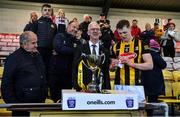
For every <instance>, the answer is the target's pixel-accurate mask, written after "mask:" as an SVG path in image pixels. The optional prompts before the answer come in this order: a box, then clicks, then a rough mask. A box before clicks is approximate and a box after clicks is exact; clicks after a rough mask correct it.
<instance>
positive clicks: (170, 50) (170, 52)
mask: <svg viewBox="0 0 180 117" xmlns="http://www.w3.org/2000/svg"><path fill="white" fill-rule="evenodd" d="M163 53H164V56H166V57H175V48H174V45H172V46H165V47H163Z"/></svg>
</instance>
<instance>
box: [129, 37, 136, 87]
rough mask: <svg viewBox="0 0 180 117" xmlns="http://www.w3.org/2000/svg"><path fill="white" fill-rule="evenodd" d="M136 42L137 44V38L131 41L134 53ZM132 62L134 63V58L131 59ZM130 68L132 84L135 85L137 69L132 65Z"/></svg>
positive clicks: (131, 50) (131, 48)
mask: <svg viewBox="0 0 180 117" xmlns="http://www.w3.org/2000/svg"><path fill="white" fill-rule="evenodd" d="M134 44H135V39H133V40H132V41H131V43H130V49H129V52H130V53H134ZM131 62H132V63H134V59H131ZM129 70H130V85H135V69H134V68H132V67H129Z"/></svg>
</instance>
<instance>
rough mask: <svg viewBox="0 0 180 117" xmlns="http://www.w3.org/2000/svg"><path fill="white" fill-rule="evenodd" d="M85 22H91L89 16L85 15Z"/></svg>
mask: <svg viewBox="0 0 180 117" xmlns="http://www.w3.org/2000/svg"><path fill="white" fill-rule="evenodd" d="M83 20H84V22H89V21H90V20H89V15H88V14H84V16H83Z"/></svg>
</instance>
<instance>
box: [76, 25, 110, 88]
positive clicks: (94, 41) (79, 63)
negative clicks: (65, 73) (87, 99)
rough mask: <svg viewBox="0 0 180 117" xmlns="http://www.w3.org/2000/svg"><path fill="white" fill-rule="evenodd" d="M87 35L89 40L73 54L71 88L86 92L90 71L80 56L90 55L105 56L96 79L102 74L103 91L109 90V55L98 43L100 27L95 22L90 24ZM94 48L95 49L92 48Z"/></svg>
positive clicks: (89, 80)
mask: <svg viewBox="0 0 180 117" xmlns="http://www.w3.org/2000/svg"><path fill="white" fill-rule="evenodd" d="M88 35H89V37H90V40H89V41H88V42H87V43H85V44H82V45H81V46H79V47H78V48H77V50H76V52H75V56H74V64H73V81H74V82H73V86H74V88H75V89H76V90H77V91H87V85H88V84H89V83H90V82H91V80H92V71H91V70H89V69H88V68H87V67H86V66H85V64H84V63H85V61H84V59H83V56H82V54H85V55H90V54H96V55H101V54H105V61H104V63H103V64H102V65H100V66H99V68H98V72H96V77H97V78H98V77H100V73H102V74H103V75H102V78H103V86H102V88H103V89H110V79H109V55H108V51H107V50H106V49H105V48H104V47H103V46H102V44H101V43H100V41H99V37H100V36H101V32H100V27H99V25H98V24H97V23H96V22H91V23H90V24H89V26H88ZM93 46H95V47H93Z"/></svg>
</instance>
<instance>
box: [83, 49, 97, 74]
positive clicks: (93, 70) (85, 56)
mask: <svg viewBox="0 0 180 117" xmlns="http://www.w3.org/2000/svg"><path fill="white" fill-rule="evenodd" d="M81 57H84V58H86V59H87V57H88V55H86V54H85V53H82V54H81ZM83 61H84V60H83ZM87 64H89V62H88V61H87ZM87 64H86V63H85V62H84V63H83V65H85V67H86V68H88V69H89V70H91V71H92V72H95V71H96V69H97V67H95V68H94V69H92V68H91V67H90V65H89V66H88V65H87Z"/></svg>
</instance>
